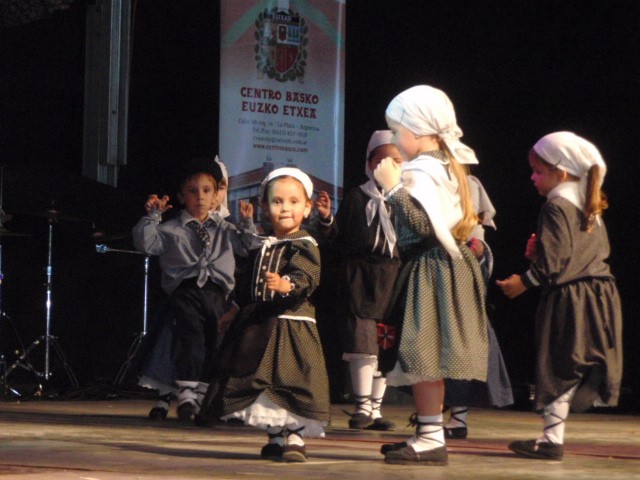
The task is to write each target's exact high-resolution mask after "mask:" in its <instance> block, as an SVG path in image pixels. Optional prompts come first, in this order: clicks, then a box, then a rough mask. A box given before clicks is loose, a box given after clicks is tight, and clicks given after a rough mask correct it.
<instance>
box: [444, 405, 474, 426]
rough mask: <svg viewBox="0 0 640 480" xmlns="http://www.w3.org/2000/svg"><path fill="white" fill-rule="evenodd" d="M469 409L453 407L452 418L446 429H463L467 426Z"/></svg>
mask: <svg viewBox="0 0 640 480" xmlns="http://www.w3.org/2000/svg"><path fill="white" fill-rule="evenodd" d="M468 414H469V407H451V416H450V417H449V420H448V421H447V423H446V424H445V427H446V428H461V427H466V426H467V415H468Z"/></svg>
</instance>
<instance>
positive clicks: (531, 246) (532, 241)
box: [524, 233, 538, 262]
mask: <svg viewBox="0 0 640 480" xmlns="http://www.w3.org/2000/svg"><path fill="white" fill-rule="evenodd" d="M524 256H525V257H526V258H527V259H528V260H531V261H532V262H535V261H536V260H537V259H538V238H537V237H536V234H535V233H532V234H531V236H530V237H529V239H528V240H527V248H526V249H525V251H524Z"/></svg>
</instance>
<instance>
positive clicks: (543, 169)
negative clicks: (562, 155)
mask: <svg viewBox="0 0 640 480" xmlns="http://www.w3.org/2000/svg"><path fill="white" fill-rule="evenodd" d="M529 165H530V166H531V171H532V172H533V173H532V174H531V180H532V181H533V185H534V186H535V187H536V190H538V193H539V194H540V195H542V196H543V197H546V196H547V195H548V194H549V192H550V191H551V190H553V189H554V188H556V187H557V186H558V185H559V184H560V183H561V182H563V181H564V179H565V178H566V174H565V173H564V172H563V171H562V170H560V169H559V168H555V167H552V166H551V165H549V164H547V163H545V162H543V161H541V160H540V159H539V158H538V157H537V156H536V155H534V154H533V153H530V154H529Z"/></svg>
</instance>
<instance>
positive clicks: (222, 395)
mask: <svg viewBox="0 0 640 480" xmlns="http://www.w3.org/2000/svg"><path fill="white" fill-rule="evenodd" d="M312 195H313V184H312V183H311V180H310V179H309V177H308V175H306V174H305V173H304V172H302V171H300V170H299V169H297V168H279V169H276V170H274V171H272V172H271V173H270V174H269V175H268V176H267V177H266V178H265V180H264V181H263V182H262V186H261V193H260V198H261V201H262V208H263V210H264V214H265V216H266V217H267V218H268V219H269V221H270V222H271V226H272V229H273V234H274V236H273V237H268V238H265V239H264V243H263V245H262V248H260V249H258V250H257V251H255V252H254V253H255V260H254V263H253V265H254V270H253V275H252V278H251V286H250V288H246V289H244V288H240V287H239V288H238V290H239V292H238V299H239V301H242V299H241V298H240V297H241V293H242V292H247V294H248V296H249V297H250V298H249V299H248V300H249V301H250V303H248V304H246V305H243V304H242V303H241V306H242V309H241V311H240V313H239V314H238V317H237V319H236V320H235V321H234V322H233V324H232V325H231V327H230V329H229V330H228V332H227V334H226V335H225V338H224V340H223V344H222V345H221V350H220V360H219V361H218V362H216V365H217V366H218V370H217V372H216V373H215V374H214V375H215V378H214V379H213V380H212V382H211V386H210V388H209V391H208V392H207V396H206V398H205V403H204V404H205V406H206V407H205V409H204V411H203V415H202V421H203V423H206V422H207V421H208V420H209V419H213V418H217V417H222V419H223V420H229V419H233V418H238V419H241V420H243V421H244V422H245V423H246V424H249V425H254V426H256V427H258V428H263V429H266V431H267V434H268V438H269V440H268V443H267V444H266V445H265V446H264V447H263V448H262V450H261V456H262V458H269V459H275V460H284V461H289V462H304V461H306V448H305V444H304V438H305V437H317V436H324V426H325V425H327V424H328V421H329V406H330V405H329V386H328V379H327V372H326V368H325V364H324V355H323V352H322V346H321V343H320V336H319V334H318V330H317V328H316V324H315V308H314V306H313V304H312V303H311V302H310V301H309V297H310V296H311V294H312V293H313V292H314V290H315V289H316V288H317V286H318V283H319V279H320V253H319V250H318V247H317V243H316V241H315V240H314V239H313V238H312V237H311V236H310V235H309V234H308V233H307V232H306V231H304V230H301V224H302V222H303V220H304V219H305V218H307V217H308V216H309V214H310V213H311V208H312V201H311V196H312ZM240 290H242V292H241V291H240Z"/></svg>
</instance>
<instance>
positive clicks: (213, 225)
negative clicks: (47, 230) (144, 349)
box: [133, 159, 253, 420]
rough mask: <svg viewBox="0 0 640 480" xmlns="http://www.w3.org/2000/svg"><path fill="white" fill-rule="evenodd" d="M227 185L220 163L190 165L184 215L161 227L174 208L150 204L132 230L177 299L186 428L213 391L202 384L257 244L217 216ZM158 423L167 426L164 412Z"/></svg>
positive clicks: (178, 367) (183, 188)
mask: <svg viewBox="0 0 640 480" xmlns="http://www.w3.org/2000/svg"><path fill="white" fill-rule="evenodd" d="M221 180H222V171H221V169H220V166H219V165H218V164H217V163H216V162H214V161H213V160H210V159H195V160H193V161H191V162H189V163H188V164H187V165H186V167H185V171H184V174H183V177H182V179H181V182H180V188H179V194H178V199H179V200H180V202H181V203H183V204H184V209H183V210H182V211H181V212H180V213H179V214H178V215H177V216H176V217H175V218H172V219H171V220H168V221H166V222H164V223H160V221H161V216H162V214H163V213H164V212H166V211H167V210H169V209H170V208H172V206H171V205H170V204H169V197H168V196H166V195H165V196H164V197H158V196H157V195H150V196H149V198H148V200H147V202H146V203H145V209H146V211H147V215H146V216H144V217H142V218H141V219H140V221H139V222H138V223H137V224H136V225H135V227H134V228H133V241H134V245H135V247H136V248H137V249H138V250H140V251H142V252H144V253H146V254H148V255H159V256H160V269H161V272H162V287H163V289H164V290H165V292H166V293H167V294H168V295H169V296H170V305H171V312H170V315H171V316H172V318H174V319H175V320H174V321H175V329H174V331H173V336H174V337H173V345H175V351H176V357H175V378H176V379H177V380H176V381H175V384H176V386H177V388H178V389H179V393H178V417H179V418H180V419H181V420H190V419H191V418H193V416H194V415H195V413H196V412H197V410H198V403H199V402H198V398H199V396H203V395H204V392H205V391H206V384H202V378H208V377H209V376H210V373H209V372H207V371H205V370H204V366H205V365H208V366H209V367H210V366H211V359H212V358H213V354H214V352H215V347H216V338H217V333H218V324H217V322H218V320H219V319H220V317H221V316H222V314H223V312H224V306H225V303H226V300H227V297H228V295H229V294H230V292H231V291H232V289H233V288H234V286H235V280H234V269H235V259H234V253H237V254H244V255H246V253H247V251H248V246H249V245H250V244H251V241H252V240H253V234H252V233H251V232H246V233H244V234H242V235H241V234H239V233H241V232H238V230H237V229H236V227H235V226H234V225H232V224H230V223H228V222H226V221H224V220H222V219H221V218H220V217H217V216H215V215H212V214H211V211H210V210H211V207H212V205H214V199H215V195H216V192H217V186H218V183H219V182H220V181H221ZM167 406H168V405H167ZM153 412H154V410H152V412H150V416H152V413H153ZM155 412H158V410H156V411H155ZM157 415H158V417H156V418H160V417H161V416H162V412H158V413H157ZM152 418H153V416H152Z"/></svg>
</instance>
